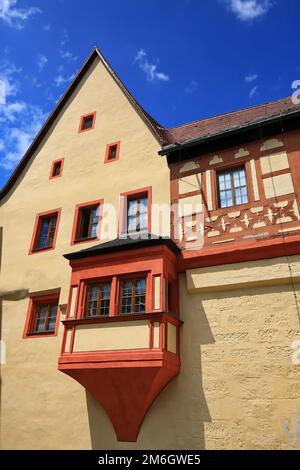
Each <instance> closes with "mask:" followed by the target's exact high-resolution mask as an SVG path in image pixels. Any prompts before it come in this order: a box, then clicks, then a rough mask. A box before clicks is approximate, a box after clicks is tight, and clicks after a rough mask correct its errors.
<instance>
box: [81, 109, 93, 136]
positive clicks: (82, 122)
mask: <svg viewBox="0 0 300 470" xmlns="http://www.w3.org/2000/svg"><path fill="white" fill-rule="evenodd" d="M87 119H92V125H91V126H90V127H87V128H86V129H85V128H84V123H85V121H86V120H87ZM95 122H96V111H94V112H93V113H87V114H83V115H82V116H81V117H80V122H79V128H78V133H81V132H86V131H91V130H92V129H94V127H95Z"/></svg>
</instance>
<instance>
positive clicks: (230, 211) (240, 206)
mask: <svg viewBox="0 0 300 470" xmlns="http://www.w3.org/2000/svg"><path fill="white" fill-rule="evenodd" d="M299 157H300V145H299V137H298V136H297V133H296V132H294V131H293V132H289V133H284V134H279V135H276V136H274V137H272V138H268V139H264V140H261V141H255V142H250V143H247V144H245V145H243V146H238V147H232V148H228V149H225V150H222V151H220V152H218V153H210V154H207V155H204V156H203V155H202V156H201V157H198V158H197V157H196V158H195V157H194V158H193V159H191V160H185V161H181V162H180V163H174V164H171V168H170V171H171V183H172V184H171V199H172V203H173V204H175V205H176V204H178V212H177V214H178V218H177V219H176V218H174V219H173V237H174V238H175V239H176V238H177V240H178V242H179V243H180V245H181V246H182V247H183V248H191V249H193V246H195V247H197V248H199V247H200V248H202V247H204V248H206V247H207V248H208V247H217V246H220V245H229V244H233V243H237V242H239V243H243V242H248V243H249V242H250V241H251V240H253V241H254V242H255V243H257V241H258V240H266V239H272V238H277V237H287V236H289V235H295V234H296V233H298V232H299V230H300V215H299V203H300V201H299V194H300V193H299V189H300V183H299V170H297V168H298V161H299ZM241 187H243V188H244V189H242V193H241ZM226 190H227V191H226ZM226 192H227V199H226V195H224V193H226ZM232 196H233V197H232ZM235 196H236V197H235ZM176 222H177V224H178V226H177V227H176V226H175V224H176ZM195 242H198V243H197V244H195Z"/></svg>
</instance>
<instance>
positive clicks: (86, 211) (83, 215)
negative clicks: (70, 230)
mask: <svg viewBox="0 0 300 470" xmlns="http://www.w3.org/2000/svg"><path fill="white" fill-rule="evenodd" d="M79 219H80V221H81V224H80V227H79V233H78V239H80V240H84V239H87V238H94V237H96V236H97V231H98V221H99V206H96V207H86V208H83V209H80V217H79Z"/></svg>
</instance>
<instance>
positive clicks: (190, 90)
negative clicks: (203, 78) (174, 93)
mask: <svg viewBox="0 0 300 470" xmlns="http://www.w3.org/2000/svg"><path fill="white" fill-rule="evenodd" d="M197 88H198V82H196V80H191V81H190V83H189V84H188V85H187V86H186V87H185V89H184V91H185V92H186V93H194V92H195V91H196V90H197Z"/></svg>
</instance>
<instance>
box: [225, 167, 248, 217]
mask: <svg viewBox="0 0 300 470" xmlns="http://www.w3.org/2000/svg"><path fill="white" fill-rule="evenodd" d="M218 184H219V201H220V207H221V208H222V207H230V206H233V205H235V204H245V203H247V202H248V195H247V182H246V172H245V168H238V169H233V170H228V171H227V172H224V173H220V174H218Z"/></svg>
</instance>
